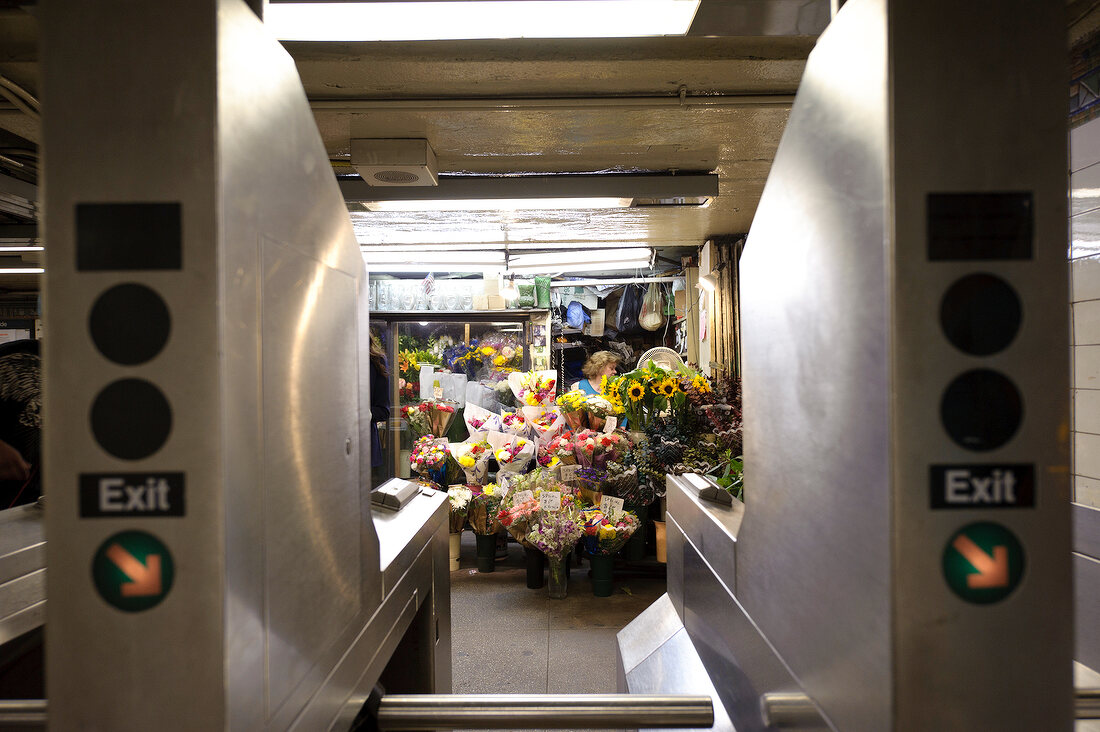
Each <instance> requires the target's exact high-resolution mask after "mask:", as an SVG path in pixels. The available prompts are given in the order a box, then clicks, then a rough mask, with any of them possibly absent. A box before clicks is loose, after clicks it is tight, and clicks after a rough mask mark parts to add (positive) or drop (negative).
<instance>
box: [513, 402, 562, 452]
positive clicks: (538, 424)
mask: <svg viewBox="0 0 1100 732" xmlns="http://www.w3.org/2000/svg"><path fill="white" fill-rule="evenodd" d="M523 416H524V418H525V419H526V420H527V424H528V425H529V426H530V428H531V430H532V431H533V432H534V433H535V439H536V440H537V441H538V443H539V444H540V445H541V444H542V443H544V442H549V441H550V440H552V439H554V438H555V437H557V436H558V433H559V432H561V431H562V430H563V429H565V419H564V418H563V417H562V415H561V412H559V411H558V410H557V409H555V408H552V407H550V408H548V407H524V408H523Z"/></svg>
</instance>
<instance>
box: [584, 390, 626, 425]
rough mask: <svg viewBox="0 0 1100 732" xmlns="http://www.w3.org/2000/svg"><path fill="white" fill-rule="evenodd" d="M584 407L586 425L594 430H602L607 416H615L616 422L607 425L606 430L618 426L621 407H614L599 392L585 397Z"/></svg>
mask: <svg viewBox="0 0 1100 732" xmlns="http://www.w3.org/2000/svg"><path fill="white" fill-rule="evenodd" d="M584 408H585V411H586V413H587V417H588V426H589V427H590V428H591V429H594V430H602V429H603V428H604V426H605V425H606V424H607V420H608V418H609V417H615V419H616V424H613V425H611V426H610V427H608V430H609V431H610V430H613V429H615V427H616V426H618V424H617V422H618V415H620V414H622V413H623V411H622V408H620V407H616V406H615V405H614V404H612V403H611V402H610V401H609V400H608V399H606V398H604V397H602V396H600V395H599V394H593V395H592V396H590V397H588V398H587V399H585V400H584Z"/></svg>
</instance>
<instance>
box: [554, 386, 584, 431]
mask: <svg viewBox="0 0 1100 732" xmlns="http://www.w3.org/2000/svg"><path fill="white" fill-rule="evenodd" d="M556 402H557V405H558V409H559V410H560V411H561V414H562V419H564V420H565V423H566V424H567V425H568V426H569V429H571V430H583V429H587V428H588V410H587V404H588V397H587V396H586V395H585V393H584V392H582V391H581V390H579V389H573V390H572V391H567V392H565V393H564V394H561V395H559V396H558V398H557V400H556Z"/></svg>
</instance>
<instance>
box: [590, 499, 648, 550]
mask: <svg viewBox="0 0 1100 732" xmlns="http://www.w3.org/2000/svg"><path fill="white" fill-rule="evenodd" d="M582 513H583V515H584V537H583V538H582V541H583V543H584V550H585V551H586V552H588V553H589V554H591V555H593V556H597V555H605V556H607V555H611V554H614V553H615V552H617V551H619V550H620V549H622V548H623V545H624V544H626V541H627V539H629V538H630V537H631V535H633V534H634V532H635V531H636V530H637V528H638V518H637V516H635V515H634V514H633V513H631V512H630V511H619V512H618V513H617V515H614V516H609V515H607V514H606V513H604V512H603V511H602V510H600V509H599V508H596V507H592V508H586V509H584V510H583V512H582Z"/></svg>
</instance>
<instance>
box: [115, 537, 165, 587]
mask: <svg viewBox="0 0 1100 732" xmlns="http://www.w3.org/2000/svg"><path fill="white" fill-rule="evenodd" d="M107 558H108V559H110V560H111V561H112V562H114V563H115V565H116V566H117V567H118V568H119V569H121V570H122V571H123V573H124V574H125V575H126V576H127V577H129V578H130V580H131V581H130V582H126V583H125V584H123V585H122V596H123V597H150V596H153V595H159V594H160V590H161V584H160V555H159V554H150V555H149V556H147V557H145V564H142V563H141V562H139V561H138V560H137V559H136V558H135V557H134V555H133V554H131V553H130V552H128V551H126V550H125V549H123V548H122V546H121V545H119V544H111V546H109V547H107Z"/></svg>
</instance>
